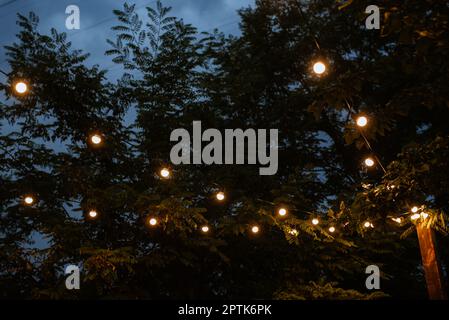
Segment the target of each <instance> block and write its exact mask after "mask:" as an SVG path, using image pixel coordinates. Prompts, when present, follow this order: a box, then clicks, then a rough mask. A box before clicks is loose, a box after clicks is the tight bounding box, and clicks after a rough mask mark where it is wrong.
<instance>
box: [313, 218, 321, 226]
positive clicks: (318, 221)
mask: <svg viewBox="0 0 449 320" xmlns="http://www.w3.org/2000/svg"><path fill="white" fill-rule="evenodd" d="M319 223H320V220H318V219H317V218H314V219H312V224H313V225H314V226H317V225H318V224H319Z"/></svg>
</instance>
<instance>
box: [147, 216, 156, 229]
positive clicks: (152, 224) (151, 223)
mask: <svg viewBox="0 0 449 320" xmlns="http://www.w3.org/2000/svg"><path fill="white" fill-rule="evenodd" d="M148 223H149V224H150V226H152V227H154V226H156V225H157V219H156V218H150V219H149V220H148Z"/></svg>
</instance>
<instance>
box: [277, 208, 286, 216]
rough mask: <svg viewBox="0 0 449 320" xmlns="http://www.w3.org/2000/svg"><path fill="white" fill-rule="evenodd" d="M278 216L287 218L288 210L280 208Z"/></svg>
mask: <svg viewBox="0 0 449 320" xmlns="http://www.w3.org/2000/svg"><path fill="white" fill-rule="evenodd" d="M278 214H279V215H280V216H281V217H285V216H286V215H287V209H285V208H280V209H279V211H278Z"/></svg>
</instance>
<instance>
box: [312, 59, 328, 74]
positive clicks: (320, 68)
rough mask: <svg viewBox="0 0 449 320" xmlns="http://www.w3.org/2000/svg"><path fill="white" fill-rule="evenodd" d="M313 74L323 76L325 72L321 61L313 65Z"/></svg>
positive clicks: (324, 66)
mask: <svg viewBox="0 0 449 320" xmlns="http://www.w3.org/2000/svg"><path fill="white" fill-rule="evenodd" d="M313 72H315V73H316V74H318V75H321V74H323V73H324V72H326V65H325V64H324V63H323V62H321V61H318V62H315V64H314V65H313Z"/></svg>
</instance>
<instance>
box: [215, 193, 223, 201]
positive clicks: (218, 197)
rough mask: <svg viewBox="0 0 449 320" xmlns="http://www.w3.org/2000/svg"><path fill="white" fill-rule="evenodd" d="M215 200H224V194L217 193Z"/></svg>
mask: <svg viewBox="0 0 449 320" xmlns="http://www.w3.org/2000/svg"><path fill="white" fill-rule="evenodd" d="M216 198H217V200H218V201H223V200H224V199H225V194H224V192H218V193H217V195H216Z"/></svg>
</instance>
